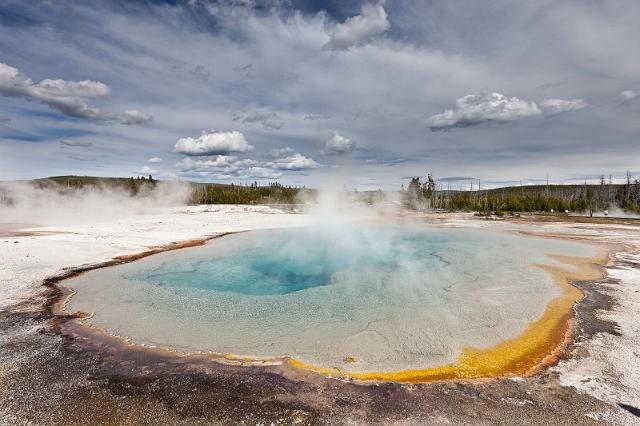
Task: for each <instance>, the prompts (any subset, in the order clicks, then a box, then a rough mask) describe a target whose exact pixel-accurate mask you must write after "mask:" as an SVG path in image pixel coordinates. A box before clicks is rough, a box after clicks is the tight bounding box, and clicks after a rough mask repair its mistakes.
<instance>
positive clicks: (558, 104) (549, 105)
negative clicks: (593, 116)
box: [540, 99, 587, 115]
mask: <svg viewBox="0 0 640 426" xmlns="http://www.w3.org/2000/svg"><path fill="white" fill-rule="evenodd" d="M586 106H587V102H586V101H585V100H584V99H570V100H564V99H545V100H544V101H542V102H540V109H541V110H542V113H543V114H545V115H556V114H560V113H563V112H567V111H578V110H580V109H582V108H585V107H586Z"/></svg>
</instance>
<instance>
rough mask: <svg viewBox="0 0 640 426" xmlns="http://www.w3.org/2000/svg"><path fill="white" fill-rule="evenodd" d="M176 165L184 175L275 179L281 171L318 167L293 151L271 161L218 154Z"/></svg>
mask: <svg viewBox="0 0 640 426" xmlns="http://www.w3.org/2000/svg"><path fill="white" fill-rule="evenodd" d="M176 167H177V168H178V169H179V170H180V171H181V172H182V173H183V174H186V175H194V174H195V175H198V176H207V177H212V178H214V179H232V178H236V179H253V178H270V179H276V178H278V177H280V176H282V172H283V171H302V170H309V169H315V168H318V167H320V164H318V163H317V162H316V161H315V160H313V159H312V158H309V157H305V156H304V155H302V154H300V153H294V154H291V155H288V156H286V157H282V158H277V159H275V160H273V161H259V160H253V159H250V158H246V159H238V157H236V156H234V155H218V156H216V157H215V158H213V159H207V160H200V159H196V160H194V159H192V158H183V159H182V160H180V161H178V162H177V163H176Z"/></svg>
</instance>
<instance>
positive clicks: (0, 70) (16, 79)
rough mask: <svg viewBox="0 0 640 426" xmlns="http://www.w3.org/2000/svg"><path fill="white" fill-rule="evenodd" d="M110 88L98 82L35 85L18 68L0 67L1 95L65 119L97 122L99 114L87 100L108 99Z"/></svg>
mask: <svg viewBox="0 0 640 426" xmlns="http://www.w3.org/2000/svg"><path fill="white" fill-rule="evenodd" d="M110 93H111V90H110V89H109V87H108V86H107V85H106V84H104V83H100V82H99V81H91V80H83V81H65V80H51V79H45V80H42V81H40V82H39V83H34V82H33V80H31V79H30V78H29V77H28V76H26V75H25V74H23V73H21V72H20V71H19V70H18V69H17V68H14V67H12V66H9V65H7V64H5V63H0V94H2V95H4V96H11V97H23V98H27V99H33V100H37V101H39V102H41V103H43V104H45V105H48V106H49V107H51V108H54V109H56V110H58V111H60V112H61V113H63V114H64V115H67V116H69V117H76V118H94V119H95V118H98V116H99V114H100V110H99V109H98V108H94V107H92V106H90V105H89V104H88V103H87V102H86V100H87V99H95V98H101V97H105V96H108V95H109V94H110Z"/></svg>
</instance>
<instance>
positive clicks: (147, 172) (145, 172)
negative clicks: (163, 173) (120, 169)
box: [136, 166, 158, 175]
mask: <svg viewBox="0 0 640 426" xmlns="http://www.w3.org/2000/svg"><path fill="white" fill-rule="evenodd" d="M136 173H140V174H143V175H151V174H154V173H158V171H157V170H156V169H152V168H151V167H149V166H144V167H143V168H141V169H140V170H136Z"/></svg>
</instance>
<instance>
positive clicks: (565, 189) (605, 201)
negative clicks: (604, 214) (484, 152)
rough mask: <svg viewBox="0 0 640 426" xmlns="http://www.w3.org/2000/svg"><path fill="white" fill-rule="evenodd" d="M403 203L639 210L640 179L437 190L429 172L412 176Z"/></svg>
mask: <svg viewBox="0 0 640 426" xmlns="http://www.w3.org/2000/svg"><path fill="white" fill-rule="evenodd" d="M403 194H404V203H405V205H406V206H407V207H408V208H411V209H425V208H432V209H443V210H468V211H478V212H486V213H488V212H493V213H498V214H501V213H504V212H550V211H551V210H553V211H554V212H564V211H565V210H569V211H572V212H585V211H588V210H590V209H592V210H594V211H598V210H605V209H611V208H613V207H618V208H621V209H624V210H627V211H631V212H639V211H640V181H638V179H635V180H632V179H631V176H630V175H628V176H627V182H626V183H625V184H613V183H607V182H606V181H605V179H604V176H603V177H602V179H601V182H600V184H597V185H587V184H584V185H530V186H519V187H516V186H511V187H505V188H496V189H486V190H470V191H453V190H443V189H437V183H436V181H435V179H434V178H433V176H432V175H431V174H429V175H428V176H427V179H426V180H425V181H424V182H422V181H421V180H420V179H419V178H413V179H411V181H410V183H409V187H408V188H407V190H406V191H404V193H403Z"/></svg>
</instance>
